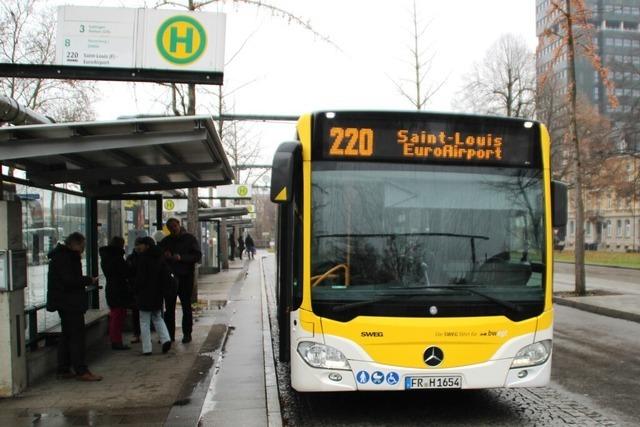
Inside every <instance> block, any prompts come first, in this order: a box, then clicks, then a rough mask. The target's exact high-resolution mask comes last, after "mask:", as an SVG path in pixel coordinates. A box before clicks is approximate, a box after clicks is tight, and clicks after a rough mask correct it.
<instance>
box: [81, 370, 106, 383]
mask: <svg viewBox="0 0 640 427" xmlns="http://www.w3.org/2000/svg"><path fill="white" fill-rule="evenodd" d="M76 379H77V380H78V381H102V375H95V374H92V373H91V372H89V371H87V372H85V373H84V374H82V375H76Z"/></svg>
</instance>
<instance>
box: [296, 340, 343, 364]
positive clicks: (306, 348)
mask: <svg viewBox="0 0 640 427" xmlns="http://www.w3.org/2000/svg"><path fill="white" fill-rule="evenodd" d="M298 353H299V354H300V356H302V359H304V361H305V362H307V363H308V364H309V365H310V366H313V367H314V368H324V369H345V370H349V369H351V367H350V366H349V361H348V360H347V358H346V357H345V356H344V354H342V352H341V351H340V350H338V349H336V348H333V347H331V346H328V345H324V344H320V343H317V342H310V341H302V342H301V343H300V344H298Z"/></svg>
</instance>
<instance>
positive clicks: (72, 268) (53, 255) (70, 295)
mask: <svg viewBox="0 0 640 427" xmlns="http://www.w3.org/2000/svg"><path fill="white" fill-rule="evenodd" d="M84 247H85V238H84V236H83V235H82V234H80V233H71V234H70V235H69V236H68V237H67V238H66V239H65V241H64V244H60V243H58V245H57V246H56V247H55V248H54V249H53V250H52V251H51V252H49V255H48V257H49V272H48V275H47V311H57V312H58V314H59V315H60V323H61V327H62V335H61V337H60V342H59V343H58V377H59V378H73V377H74V375H73V374H72V373H71V367H73V370H74V372H75V377H76V378H77V379H78V380H80V381H100V380H101V379H102V377H101V376H100V375H94V374H92V373H91V372H90V371H89V368H88V367H87V364H86V361H85V330H84V313H85V312H86V311H87V309H88V308H89V306H88V301H87V293H86V291H85V287H86V286H89V285H91V284H95V283H97V281H98V278H97V277H88V276H83V275H82V261H81V259H80V256H81V254H82V252H84Z"/></svg>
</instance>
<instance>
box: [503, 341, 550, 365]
mask: <svg viewBox="0 0 640 427" xmlns="http://www.w3.org/2000/svg"><path fill="white" fill-rule="evenodd" d="M550 354H551V340H544V341H539V342H534V343H533V344H529V345H528V346H526V347H523V348H522V349H520V351H519V352H518V353H517V354H516V357H514V359H513V362H511V368H512V369H513V368H524V367H527V366H536V365H542V364H543V363H544V362H546V361H547V359H548V358H549V355H550Z"/></svg>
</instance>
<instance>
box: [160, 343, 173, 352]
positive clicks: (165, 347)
mask: <svg viewBox="0 0 640 427" xmlns="http://www.w3.org/2000/svg"><path fill="white" fill-rule="evenodd" d="M169 350H171V341H167V342H166V343H164V344H162V353H166V352H168V351H169Z"/></svg>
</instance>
